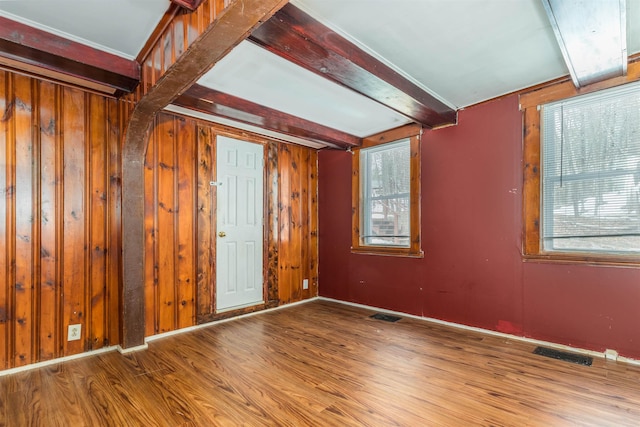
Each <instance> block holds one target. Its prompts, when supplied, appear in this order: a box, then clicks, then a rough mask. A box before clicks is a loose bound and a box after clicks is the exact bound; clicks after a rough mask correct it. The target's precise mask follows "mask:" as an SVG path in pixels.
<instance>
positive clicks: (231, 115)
mask: <svg viewBox="0 0 640 427" xmlns="http://www.w3.org/2000/svg"><path fill="white" fill-rule="evenodd" d="M173 104H174V105H177V106H180V107H184V108H190V109H192V110H197V111H200V112H203V113H207V114H212V115H214V116H218V117H224V118H227V119H231V120H234V121H238V122H242V123H246V124H250V125H254V126H258V127H261V128H264V129H268V130H272V131H276V132H280V133H284V134H287V135H292V136H296V137H300V138H304V139H313V140H319V141H324V142H329V143H331V144H334V145H337V146H339V147H342V148H349V147H357V146H359V145H360V143H361V140H360V138H358V137H357V136H355V135H351V134H348V133H346V132H342V131H339V130H337V129H333V128H330V127H327V126H324V125H321V124H318V123H315V122H311V121H309V120H305V119H303V118H300V117H296V116H292V115H290V114H287V113H283V112H282V111H278V110H274V109H272V108H269V107H265V106H262V105H259V104H256V103H254V102H251V101H247V100H245V99H242V98H238V97H236V96H233V95H229V94H226V93H222V92H219V91H216V90H213V89H210V88H207V87H205V86H201V85H193V86H192V87H191V88H189V89H187V91H186V92H184V93H183V94H182V95H181V96H180V97H178V98H177V99H176V100H175V101H173Z"/></svg>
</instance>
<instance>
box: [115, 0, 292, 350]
mask: <svg viewBox="0 0 640 427" xmlns="http://www.w3.org/2000/svg"><path fill="white" fill-rule="evenodd" d="M286 3H287V0H234V1H232V2H231V3H230V4H229V5H228V6H227V7H226V8H225V9H224V10H223V11H222V12H221V13H220V15H219V16H218V17H217V18H216V19H215V20H214V21H213V22H212V23H211V24H210V25H209V26H208V27H207V28H206V29H205V30H204V31H203V33H202V34H201V35H200V37H199V38H198V39H197V40H195V41H194V42H193V43H192V44H191V46H190V47H189V48H188V49H187V50H186V51H185V52H184V53H183V54H182V55H181V56H180V58H178V59H177V60H176V61H175V63H174V64H173V65H172V66H171V67H169V69H168V70H167V71H166V72H165V73H164V75H163V76H162V77H161V78H160V79H159V80H158V81H157V83H156V84H155V85H154V86H153V87H152V88H151V89H150V90H149V92H148V93H147V94H146V95H144V96H143V97H142V98H141V99H140V101H139V102H138V103H137V104H136V106H135V108H134V110H133V112H132V114H131V117H130V120H129V123H128V126H127V131H126V134H125V139H124V146H123V152H122V164H123V184H122V236H123V241H122V251H123V257H122V269H123V292H122V341H121V347H122V348H124V349H127V348H131V347H136V346H141V345H144V331H145V319H144V313H145V311H144V271H143V268H144V156H145V151H146V148H147V143H148V138H149V128H150V126H151V123H152V122H153V119H154V117H155V115H156V114H157V113H158V112H159V111H160V110H162V109H163V108H164V107H166V106H167V105H168V104H169V103H171V101H173V100H174V99H175V98H176V97H177V96H179V95H180V94H181V93H182V92H184V91H185V90H186V89H188V88H189V87H190V86H191V85H192V84H193V83H195V82H196V81H197V79H198V78H199V77H200V76H202V75H203V74H204V73H205V72H207V71H208V70H209V69H211V68H212V67H213V65H214V64H215V63H216V62H218V61H219V60H220V59H221V58H223V57H224V56H225V55H226V54H227V53H229V51H231V49H233V48H234V47H235V46H237V45H238V44H239V43H240V42H241V41H243V40H244V39H246V38H247V36H248V35H249V34H250V33H251V31H253V30H254V29H256V28H257V27H258V26H259V25H260V24H261V23H263V22H264V21H266V20H267V19H269V18H270V17H271V16H272V15H273V14H274V13H275V12H276V11H278V10H279V9H280V8H282V7H283V6H284V5H285V4H286Z"/></svg>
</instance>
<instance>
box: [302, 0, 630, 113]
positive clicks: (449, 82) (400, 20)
mask: <svg viewBox="0 0 640 427" xmlns="http://www.w3.org/2000/svg"><path fill="white" fill-rule="evenodd" d="M292 3H293V4H295V5H296V6H298V7H300V8H301V9H303V10H304V11H305V12H307V13H308V14H310V15H311V16H313V17H314V18H316V19H317V20H319V21H320V22H322V23H323V24H325V25H327V26H328V27H330V28H332V29H333V30H335V31H336V32H338V33H341V34H342V35H344V36H345V37H347V38H348V39H350V40H351V41H353V42H354V43H356V44H357V45H360V46H363V47H364V48H365V49H366V50H367V51H369V52H370V53H373V54H374V56H376V57H378V58H384V60H385V61H386V62H387V63H389V64H391V65H392V66H393V67H394V68H396V69H397V70H399V71H400V72H402V73H403V74H407V75H408V76H410V77H411V78H412V79H413V80H417V81H418V82H419V83H420V84H421V85H422V86H423V87H425V88H426V89H427V90H428V91H430V92H432V93H435V94H437V95H438V96H439V97H441V98H443V99H445V100H447V101H448V102H449V103H450V104H453V105H454V106H456V107H466V106H469V105H472V104H475V103H478V102H481V101H484V100H487V99H491V98H495V97H497V96H500V95H504V94H506V93H510V92H513V91H516V90H519V89H523V88H526V87H529V86H532V85H535V84H538V83H542V82H545V81H549V80H552V79H555V78H558V77H561V76H564V75H567V74H568V70H567V68H566V66H565V64H564V61H563V59H562V53H561V51H560V49H559V47H558V46H557V44H556V41H555V38H554V34H553V30H552V28H551V26H550V24H549V21H548V19H547V17H546V14H545V11H544V7H543V6H542V3H541V2H540V0H449V1H443V0H421V1H416V0H366V1H365V0H292ZM627 3H628V4H629V10H628V12H627V20H628V22H629V26H630V28H629V30H628V39H629V42H628V47H629V53H630V54H631V53H635V52H638V51H640V33H639V31H640V1H637V0H630V1H628V2H627Z"/></svg>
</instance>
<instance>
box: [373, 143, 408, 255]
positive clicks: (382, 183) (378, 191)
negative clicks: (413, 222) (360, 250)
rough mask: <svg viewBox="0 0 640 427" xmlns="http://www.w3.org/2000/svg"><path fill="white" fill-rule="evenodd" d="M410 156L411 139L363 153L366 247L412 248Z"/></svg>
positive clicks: (380, 146)
mask: <svg viewBox="0 0 640 427" xmlns="http://www.w3.org/2000/svg"><path fill="white" fill-rule="evenodd" d="M410 155H411V148H410V140H409V139H405V140H401V141H399V142H395V143H392V144H384V145H379V146H376V147H372V148H366V149H362V150H360V165H361V168H362V169H363V171H364V173H362V174H361V179H362V181H361V188H362V199H363V200H362V201H363V204H362V211H363V212H362V218H363V220H362V221H363V224H362V228H361V236H360V237H361V238H362V240H363V242H364V244H365V245H373V246H395V247H409V246H410V238H411V229H410V206H411V205H410V194H411V187H410V183H411V180H410V178H411V167H410Z"/></svg>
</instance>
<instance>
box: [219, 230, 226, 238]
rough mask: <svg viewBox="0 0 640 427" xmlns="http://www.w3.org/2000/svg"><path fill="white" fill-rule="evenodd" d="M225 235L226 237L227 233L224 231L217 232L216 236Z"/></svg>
mask: <svg viewBox="0 0 640 427" xmlns="http://www.w3.org/2000/svg"><path fill="white" fill-rule="evenodd" d="M226 235H227V233H225V232H224V231H220V232H218V236H220V237H224V236H226Z"/></svg>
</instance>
